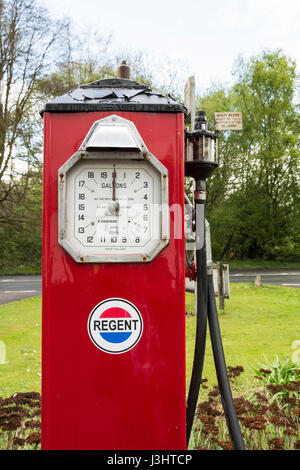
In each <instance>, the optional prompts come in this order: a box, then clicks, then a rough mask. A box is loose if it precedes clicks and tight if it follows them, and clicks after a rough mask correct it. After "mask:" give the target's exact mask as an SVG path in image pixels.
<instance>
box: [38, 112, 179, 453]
mask: <svg viewBox="0 0 300 470" xmlns="http://www.w3.org/2000/svg"><path fill="white" fill-rule="evenodd" d="M109 114H117V115H119V116H121V117H123V118H125V119H129V120H131V121H133V122H134V123H135V125H136V127H137V129H138V131H139V132H140V134H141V136H142V138H143V139H144V141H145V143H146V145H147V147H148V149H149V150H150V152H152V153H153V154H154V155H155V156H156V157H157V158H158V159H159V160H160V161H161V162H162V163H163V164H164V165H165V166H166V167H167V168H168V170H169V185H170V187H169V204H170V207H171V208H172V205H173V204H177V205H179V206H180V207H181V209H182V214H181V215H180V223H181V226H182V227H183V216H184V213H183V207H184V157H183V140H184V136H183V132H184V126H183V115H182V114H167V113H165V114H164V113H161V114H157V113H129V112H123V113H119V112H116V113H108V112H102V113H101V112H99V113H98V112H91V113H69V114H68V113H66V114H65V113H63V114H59V113H57V114H55V113H53V114H50V113H45V115H44V121H45V156H44V167H45V168H44V220H43V233H44V239H43V240H44V248H43V348H42V351H43V359H42V447H43V449H114V450H116V449H118V450H121V449H152V450H153V449H163V450H165V449H166V450H167V449H184V448H185V410H186V394H185V272H184V237H181V238H180V239H174V223H173V222H174V212H173V211H171V240H170V243H169V245H168V246H167V247H166V248H165V249H164V250H163V251H162V252H161V253H160V254H159V255H158V256H157V257H156V258H155V259H154V260H153V261H152V262H151V263H149V264H143V263H140V264H77V263H76V262H75V261H73V259H72V258H71V257H70V256H69V255H68V254H67V253H66V252H65V251H64V250H63V249H62V248H61V247H60V246H59V245H58V242H57V199H58V198H57V172H58V168H59V167H60V166H61V165H62V164H63V163H64V162H65V161H66V160H67V159H68V158H69V157H70V156H71V155H72V154H73V153H74V152H75V151H76V150H78V148H79V146H80V144H81V142H82V140H83V139H84V137H85V135H86V133H87V132H88V130H89V129H90V127H91V125H92V124H93V122H94V121H95V120H98V119H102V118H103V117H105V116H108V115H109ZM111 297H119V298H124V299H126V300H129V301H130V302H132V303H133V304H134V305H135V306H136V307H137V308H138V309H139V311H140V312H141V315H142V317H143V321H144V331H143V335H142V337H141V339H140V341H139V342H138V344H137V345H136V346H135V347H134V348H133V349H131V350H130V351H128V352H126V353H123V354H107V353H105V352H102V351H101V350H99V349H98V348H97V347H95V345H94V344H93V343H92V341H91V339H90V338H89V335H88V332H87V321H88V317H89V314H90V312H91V311H92V309H93V308H94V307H95V305H97V304H98V303H99V302H101V301H102V300H104V299H107V298H111Z"/></svg>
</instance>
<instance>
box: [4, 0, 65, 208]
mask: <svg viewBox="0 0 300 470" xmlns="http://www.w3.org/2000/svg"><path fill="white" fill-rule="evenodd" d="M66 28H67V21H66V20H62V21H56V22H54V21H52V20H50V18H49V17H48V16H47V12H46V11H45V10H44V9H43V8H41V7H39V6H37V4H36V2H35V0H0V201H1V199H5V198H7V197H8V196H9V193H10V192H11V190H12V189H13V186H14V184H15V182H16V180H15V179H14V178H12V172H11V170H12V161H13V160H14V159H15V157H16V156H17V154H18V148H19V147H20V146H21V145H22V144H23V152H24V148H26V145H24V143H26V138H27V137H28V134H26V129H27V128H28V125H30V123H31V122H32V121H33V119H34V117H33V116H34V115H35V113H36V111H37V95H36V93H35V84H36V81H37V80H38V78H39V77H40V76H41V75H42V74H43V73H45V71H46V70H48V69H50V68H51V67H53V64H54V63H55V62H56V61H57V60H58V59H59V58H61V57H62V56H63V55H64V54H65V53H66V50H65V41H64V37H65V33H66ZM25 122H26V123H27V125H26V126H24V123H25ZM7 174H9V178H8V179H7V180H6V183H5V184H3V178H4V176H5V175H7ZM7 182H9V183H8V184H7Z"/></svg>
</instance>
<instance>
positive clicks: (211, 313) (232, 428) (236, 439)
mask: <svg viewBox="0 0 300 470" xmlns="http://www.w3.org/2000/svg"><path fill="white" fill-rule="evenodd" d="M207 285H208V302H207V307H208V308H207V317H208V324H209V330H210V337H211V344H212V350H213V356H214V362H215V368H216V374H217V379H218V384H219V389H220V393H221V400H222V404H223V409H224V413H225V418H226V422H227V427H228V430H229V434H230V437H231V441H232V444H233V447H234V449H235V450H245V444H244V441H243V437H242V433H241V430H240V426H239V421H238V418H237V415H236V410H235V407H234V402H233V398H232V394H231V388H230V383H229V379H228V375H227V368H226V362H225V356H224V351H223V345H222V337H221V332H220V325H219V320H218V312H217V306H216V300H215V292H214V285H213V276H212V275H210V274H209V275H208V276H207Z"/></svg>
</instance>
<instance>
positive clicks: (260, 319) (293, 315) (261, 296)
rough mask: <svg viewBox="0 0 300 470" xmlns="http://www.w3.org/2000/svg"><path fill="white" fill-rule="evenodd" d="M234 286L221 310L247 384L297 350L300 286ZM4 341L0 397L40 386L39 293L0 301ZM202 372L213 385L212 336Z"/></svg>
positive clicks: (189, 307) (232, 360) (190, 328)
mask: <svg viewBox="0 0 300 470" xmlns="http://www.w3.org/2000/svg"><path fill="white" fill-rule="evenodd" d="M230 289H231V290H230V292H231V297H230V300H226V301H225V311H222V312H221V313H220V314H219V320H220V327H221V332H222V338H223V346H224V351H225V357H226V362H227V365H230V366H236V365H242V366H243V367H244V369H245V374H243V381H244V382H245V385H249V382H250V381H251V380H253V375H254V374H253V370H254V368H255V367H256V366H257V365H260V363H264V362H265V356H266V357H267V359H270V360H271V359H274V358H275V357H276V356H277V355H278V356H279V357H289V358H291V357H292V354H293V353H294V356H295V353H297V351H295V350H293V343H294V342H295V341H297V340H300V321H299V315H300V289H293V288H289V287H281V286H270V285H263V287H262V288H255V287H254V286H253V285H252V284H231V287H230ZM186 299H187V302H186V311H187V313H188V315H187V319H186V342H187V356H186V357H187V386H188V384H189V377H190V374H191V369H192V359H193V354H194V343H193V338H194V332H195V324H196V321H195V320H196V319H195V315H194V313H195V308H194V295H193V294H190V293H187V294H186ZM0 341H2V345H3V343H4V345H5V348H6V363H5V364H1V363H0V396H2V397H6V396H10V395H12V394H13V393H15V392H29V391H40V379H41V364H40V361H41V298H40V297H34V298H31V299H25V300H22V301H20V302H13V303H9V304H6V305H0ZM294 344H295V343H294ZM2 356H3V353H2ZM298 358H299V351H298ZM0 362H1V354H0ZM203 377H206V378H208V379H209V384H210V385H213V384H215V383H216V378H215V373H214V364H213V358H212V352H211V347H210V341H209V337H208V341H207V353H206V359H205V364H204V372H203ZM247 382H248V383H247Z"/></svg>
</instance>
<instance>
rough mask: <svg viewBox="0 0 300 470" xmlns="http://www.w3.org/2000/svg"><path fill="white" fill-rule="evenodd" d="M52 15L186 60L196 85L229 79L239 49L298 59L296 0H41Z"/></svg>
mask: <svg viewBox="0 0 300 470" xmlns="http://www.w3.org/2000/svg"><path fill="white" fill-rule="evenodd" d="M40 3H41V4H42V5H44V6H46V7H47V8H48V10H49V11H50V13H51V14H53V15H54V16H55V17H60V16H64V15H67V16H69V17H70V18H71V19H72V20H73V22H74V25H78V26H80V27H82V26H89V25H91V26H93V27H99V29H100V31H102V32H103V33H104V34H109V33H110V32H111V33H113V38H114V40H115V43H116V44H117V45H119V46H128V47H130V48H131V49H146V50H148V51H149V52H153V55H154V56H155V57H157V58H165V57H170V58H172V59H179V60H180V61H184V62H185V63H187V64H188V67H187V78H188V76H190V75H195V79H196V86H197V88H198V90H200V89H204V88H206V87H208V86H209V85H210V84H211V82H212V81H217V82H222V83H227V84H230V82H231V81H232V74H231V71H232V67H233V64H234V61H235V59H236V58H237V56H238V54H239V53H242V54H243V55H244V56H246V57H249V56H251V55H257V54H259V53H260V52H261V51H262V50H263V49H266V48H269V49H273V50H274V49H277V48H281V49H282V50H283V52H284V53H285V54H287V55H288V56H290V57H291V58H292V59H293V60H296V62H297V64H298V67H299V65H300V41H299V36H300V20H299V18H300V1H299V0H284V1H282V0H214V1H209V0H206V1H204V0H190V1H189V2H184V0H152V1H143V0H111V1H108V0H40Z"/></svg>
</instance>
